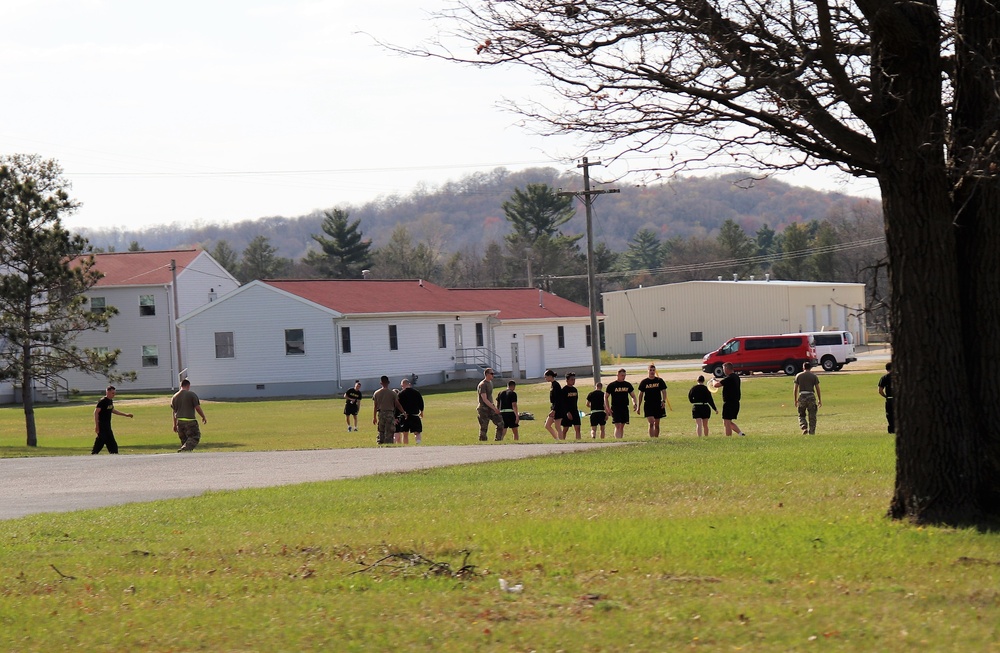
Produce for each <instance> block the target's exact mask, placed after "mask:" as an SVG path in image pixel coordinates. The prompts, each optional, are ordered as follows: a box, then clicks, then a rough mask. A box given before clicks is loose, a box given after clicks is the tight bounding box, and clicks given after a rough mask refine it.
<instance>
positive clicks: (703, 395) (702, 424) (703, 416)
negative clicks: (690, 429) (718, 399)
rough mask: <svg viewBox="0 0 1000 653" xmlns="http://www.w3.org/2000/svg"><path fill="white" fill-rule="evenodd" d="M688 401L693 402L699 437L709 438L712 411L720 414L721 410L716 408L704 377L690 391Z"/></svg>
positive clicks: (692, 408) (693, 413)
mask: <svg viewBox="0 0 1000 653" xmlns="http://www.w3.org/2000/svg"><path fill="white" fill-rule="evenodd" d="M688 401H690V402H691V417H692V419H694V422H695V424H697V425H698V435H699V436H702V435H704V436H705V437H708V420H709V419H710V418H711V417H712V411H713V410H714V411H715V412H716V413H718V412H719V409H718V408H716V407H715V399H713V398H712V391H711V390H709V389H708V386H706V385H705V377H704V376H699V377H698V383H696V384H695V385H694V386H693V387H692V388H691V389H690V390H688Z"/></svg>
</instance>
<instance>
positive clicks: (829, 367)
mask: <svg viewBox="0 0 1000 653" xmlns="http://www.w3.org/2000/svg"><path fill="white" fill-rule="evenodd" d="M820 362H821V363H822V365H823V371H824V372H833V371H834V370H836V369H837V359H836V358H834V357H833V356H824V357H823V360H822V361H820Z"/></svg>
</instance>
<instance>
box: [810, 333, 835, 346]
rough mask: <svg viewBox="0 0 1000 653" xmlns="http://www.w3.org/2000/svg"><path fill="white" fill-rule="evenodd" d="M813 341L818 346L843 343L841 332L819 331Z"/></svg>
mask: <svg viewBox="0 0 1000 653" xmlns="http://www.w3.org/2000/svg"><path fill="white" fill-rule="evenodd" d="M813 341H814V342H815V343H816V346H817V347H824V346H828V345H839V344H841V343H840V334H839V333H817V334H815V335H813Z"/></svg>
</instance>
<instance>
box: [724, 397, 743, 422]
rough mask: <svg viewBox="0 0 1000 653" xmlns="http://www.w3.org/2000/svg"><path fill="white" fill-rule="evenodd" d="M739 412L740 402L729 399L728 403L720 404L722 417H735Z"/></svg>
mask: <svg viewBox="0 0 1000 653" xmlns="http://www.w3.org/2000/svg"><path fill="white" fill-rule="evenodd" d="M739 414H740V402H738V401H731V402H729V403H728V404H722V419H736V416H737V415H739Z"/></svg>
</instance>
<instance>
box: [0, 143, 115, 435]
mask: <svg viewBox="0 0 1000 653" xmlns="http://www.w3.org/2000/svg"><path fill="white" fill-rule="evenodd" d="M68 187H69V184H68V182H66V180H65V179H64V178H63V176H62V169H61V168H60V167H59V164H58V163H56V162H55V161H54V160H51V159H50V160H45V159H42V158H41V157H39V156H37V155H20V154H18V155H13V156H6V157H0V380H4V381H14V382H15V383H19V384H20V386H21V395H22V404H23V407H24V418H25V428H26V431H27V445H28V446H29V447H34V446H37V445H38V438H37V431H36V428H35V409H34V396H33V391H32V389H33V388H34V386H35V383H34V382H35V381H36V380H39V381H42V382H43V383H46V384H47V383H48V382H49V380H50V379H52V377H55V376H57V375H58V374H59V373H60V372H63V371H65V370H67V369H79V370H82V371H84V372H87V373H90V374H94V375H104V376H108V377H109V378H115V375H113V373H112V368H113V367H114V365H115V363H116V362H117V359H118V353H119V352H118V350H115V351H113V352H105V353H99V352H97V351H96V350H92V349H79V348H77V347H76V345H74V344H73V343H74V340H75V338H76V336H77V335H78V334H79V333H80V332H82V331H89V330H93V329H104V330H107V327H108V320H109V319H110V318H111V317H112V316H113V315H115V314H116V313H117V310H116V309H115V308H114V307H111V306H108V307H106V308H105V310H104V311H103V312H99V313H96V312H91V311H90V310H89V309H88V307H87V298H86V296H85V295H84V293H85V292H86V291H87V290H88V289H90V288H92V287H93V286H94V285H95V284H96V283H97V282H98V280H99V279H100V278H101V274H100V272H98V271H97V270H96V269H94V257H93V255H92V254H91V253H90V246H89V245H88V243H87V241H86V239H85V238H83V237H82V236H78V235H72V234H70V233H69V231H67V230H66V229H65V228H63V226H62V216H63V215H68V214H69V213H72V212H73V211H74V210H75V209H76V207H77V206H78V205H77V203H76V202H75V201H74V200H72V199H70V198H69V195H68V194H67V192H66V189H67V188H68ZM120 376H132V377H134V375H120Z"/></svg>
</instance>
